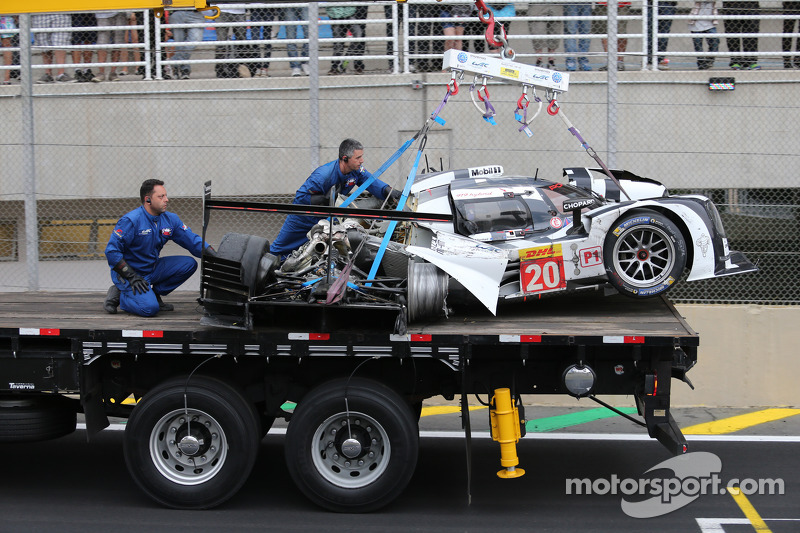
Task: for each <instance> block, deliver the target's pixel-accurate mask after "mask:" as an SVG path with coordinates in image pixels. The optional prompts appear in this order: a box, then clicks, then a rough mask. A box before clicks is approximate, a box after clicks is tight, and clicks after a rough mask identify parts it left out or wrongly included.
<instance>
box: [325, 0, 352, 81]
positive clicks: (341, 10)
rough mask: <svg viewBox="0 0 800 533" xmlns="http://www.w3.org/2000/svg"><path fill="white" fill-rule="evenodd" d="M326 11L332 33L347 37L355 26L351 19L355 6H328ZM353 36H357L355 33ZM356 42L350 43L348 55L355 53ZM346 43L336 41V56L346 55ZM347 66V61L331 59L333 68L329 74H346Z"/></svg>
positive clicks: (335, 36) (341, 37)
mask: <svg viewBox="0 0 800 533" xmlns="http://www.w3.org/2000/svg"><path fill="white" fill-rule="evenodd" d="M325 11H326V12H327V13H328V17H329V18H330V19H331V34H333V38H334V39H345V38H346V37H347V32H348V30H350V29H351V28H352V27H353V24H350V22H349V21H350V20H352V18H353V16H354V15H355V14H356V8H355V6H327V7H326V8H325ZM353 36H354V37H355V34H354V35H353ZM354 44H355V43H353V42H351V43H350V46H349V48H348V50H347V55H353V45H354ZM344 45H345V42H344V41H334V43H333V55H334V57H339V56H342V55H344ZM346 68H347V62H346V61H345V62H344V64H343V62H342V61H340V60H338V59H334V60H333V61H331V69H330V70H329V71H328V75H329V76H335V75H337V74H344V72H345V69H346Z"/></svg>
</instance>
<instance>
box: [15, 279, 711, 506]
mask: <svg viewBox="0 0 800 533" xmlns="http://www.w3.org/2000/svg"><path fill="white" fill-rule="evenodd" d="M169 299H170V303H173V304H175V311H173V312H162V313H160V314H159V315H158V316H157V317H153V318H141V317H137V316H134V315H130V314H126V313H120V314H116V315H110V314H107V313H106V312H105V311H104V310H103V305H102V304H103V297H102V295H101V294H99V293H96V292H84V293H78V292H49V293H46V292H34V293H30V292H28V293H26V292H19V293H4V294H0V446H2V443H3V442H9V441H33V440H42V439H50V438H58V437H60V436H63V435H66V434H68V433H70V432H72V431H74V430H75V427H76V419H77V414H80V413H82V414H83V416H84V417H85V423H86V434H87V439H91V438H92V436H94V435H96V434H97V433H98V432H99V431H101V430H102V429H104V428H105V427H107V426H108V425H109V417H122V418H126V419H127V424H126V429H125V437H124V456H125V461H126V463H127V466H128V469H129V472H130V474H131V476H132V478H133V479H134V481H135V482H136V483H137V485H138V486H139V487H140V488H141V489H142V490H143V491H144V492H145V493H146V494H148V495H149V496H150V497H151V498H152V499H154V500H155V501H156V502H159V503H160V504H162V505H165V506H168V507H174V508H182V509H199V508H210V507H214V506H217V505H219V504H221V503H223V502H224V501H226V500H227V499H228V498H230V497H232V496H233V495H234V494H235V493H236V491H237V490H238V489H239V488H241V486H242V485H243V483H244V482H245V480H246V479H247V477H248V475H249V474H250V471H251V469H252V467H253V464H254V462H255V460H256V456H257V453H258V449H259V442H260V440H261V438H262V437H263V436H264V435H265V434H266V433H267V431H268V430H269V428H270V427H271V425H272V423H273V422H274V421H275V419H278V418H283V419H286V420H287V421H288V426H287V432H286V435H285V456H286V463H287V468H288V470H289V472H290V473H291V475H292V479H293V480H294V481H295V483H296V484H297V486H298V487H299V488H300V490H301V491H302V492H303V493H304V494H305V495H306V496H307V497H308V498H309V499H311V500H312V501H313V502H315V503H317V504H318V505H320V506H322V507H324V508H326V509H329V510H333V511H339V512H364V511H372V510H375V509H378V508H380V507H382V506H384V505H386V504H388V503H389V502H391V501H392V500H393V499H394V498H396V497H397V496H398V495H399V494H400V493H401V492H402V491H403V489H404V488H405V486H406V485H407V483H408V482H409V480H410V478H411V476H412V474H413V473H414V468H415V465H416V459H417V453H418V447H419V446H418V445H419V442H418V441H419V430H418V420H419V415H420V412H421V407H422V402H423V400H425V399H427V398H431V397H435V396H444V397H445V398H448V399H452V398H456V397H457V398H460V400H461V404H462V425H463V426H464V430H465V431H464V433H465V439H466V442H467V445H469V438H470V431H471V428H470V426H469V417H468V416H464V415H465V414H466V413H467V408H468V395H476V397H477V398H478V399H480V398H481V397H484V398H487V399H488V400H489V401H488V402H487V403H489V404H490V413H491V414H492V416H491V425H492V426H493V429H492V433H493V436H494V437H495V440H500V442H501V450H505V449H506V448H507V446H508V444H509V439H508V438H505V440H503V439H502V438H499V437H501V436H499V435H496V434H495V430H496V429H497V427H494V426H499V425H502V424H496V421H495V418H496V417H495V414H497V415H498V416H501V415H502V414H503V413H511V412H512V411H513V413H514V417H515V418H514V419H513V424H512V425H515V426H516V437H519V436H524V415H522V416H521V418H522V420H521V421H520V420H519V418H520V417H518V416H517V412H519V411H522V407H523V406H522V405H521V398H522V396H523V395H526V396H525V398H526V399H527V400H526V401H530V398H535V395H537V394H570V395H573V396H576V397H581V396H588V397H591V398H593V399H597V401H600V402H601V403H602V401H601V400H600V399H599V398H597V396H602V395H627V396H629V397H632V398H633V400H635V403H636V405H637V407H638V412H639V415H640V417H641V420H640V423H641V424H642V425H643V426H645V427H646V430H647V432H648V434H649V435H650V436H651V437H653V438H656V439H658V440H659V441H660V442H661V443H662V444H664V445H665V446H666V448H667V449H668V450H669V451H670V452H672V453H674V454H680V453H685V452H686V451H687V445H686V440H685V439H684V437H683V435H682V434H681V432H680V429H679V428H678V427H677V425H676V424H675V421H674V420H673V418H672V416H671V415H670V390H671V384H672V379H673V378H675V379H678V380H683V381H686V382H687V383H688V379H687V378H686V373H687V372H688V370H689V369H691V368H692V366H693V365H694V364H695V362H696V360H697V347H698V345H699V336H698V334H697V333H696V332H694V331H693V330H692V329H691V328H690V327H689V325H688V324H687V323H686V322H685V321H684V320H683V318H681V316H680V315H679V314H678V312H677V311H676V309H675V307H674V306H673V305H672V304H671V303H670V302H669V301H668V300H667V299H666V298H664V297H659V298H653V299H648V300H632V299H630V298H624V297H622V296H619V295H614V296H605V295H603V293H602V291H591V292H589V293H578V294H573V295H565V296H559V297H558V298H552V299H542V300H538V301H534V302H530V301H529V302H526V303H524V304H515V305H508V306H502V307H501V308H500V310H499V312H498V314H497V316H493V315H491V314H489V313H488V312H486V311H485V310H484V311H483V312H482V311H481V310H480V309H476V310H474V311H469V312H467V311H464V312H463V314H454V315H451V316H449V317H448V318H446V319H440V320H435V321H431V322H427V323H425V322H423V323H413V324H410V325H409V329H408V331H407V332H406V333H404V334H402V335H399V334H395V333H392V331H391V330H386V329H378V328H371V326H370V324H369V323H368V322H365V321H361V320H359V321H346V320H345V321H337V323H336V325H335V327H331V329H330V330H324V329H320V328H319V322H313V324H315V325H312V321H310V320H306V321H303V320H299V321H298V320H297V319H296V317H295V318H292V319H291V322H290V323H287V322H286V321H284V320H282V317H281V316H274V317H273V320H272V323H270V324H260V325H257V326H256V327H254V328H253V329H252V330H250V331H246V330H233V329H221V328H216V327H211V326H203V325H201V324H200V319H201V316H202V313H203V309H202V307H201V306H200V305H199V303H198V299H197V297H196V295H195V294H194V293H192V292H188V291H185V292H176V293H173V294H172V295H170V298H169ZM286 320H289V319H288V318H287V319H286ZM506 389H507V392H506V393H507V395H509V396H510V398H511V403H512V407H513V409H505V410H501V409H499V408H498V407H497V405H496V404H495V403H494V397H495V395H496V393H497V391H502V390H506ZM529 395H534V396H529ZM131 398H132V399H133V400H134V401H130V399H131ZM126 400H127V401H126ZM292 405H294V408H291V407H290V406H292ZM530 407H531V406H529V408H530ZM533 407H534V408H535V406H533ZM501 411H502V413H501ZM506 427H507V426H506ZM498 431H499V430H498ZM506 431H507V429H506ZM506 437H507V435H506ZM514 440H515V436H514V435H513V434H512V438H511V440H510V442H511V444H513V441H514ZM503 443H505V444H503ZM501 464H502V465H503V466H505V467H506V468H505V470H504V472H505V474H506V475H505V476H503V477H514V476H513V475H509V474H513V472H514V461H513V458H512V459H508V457H506V456H505V455H504V456H503V457H502V462H501Z"/></svg>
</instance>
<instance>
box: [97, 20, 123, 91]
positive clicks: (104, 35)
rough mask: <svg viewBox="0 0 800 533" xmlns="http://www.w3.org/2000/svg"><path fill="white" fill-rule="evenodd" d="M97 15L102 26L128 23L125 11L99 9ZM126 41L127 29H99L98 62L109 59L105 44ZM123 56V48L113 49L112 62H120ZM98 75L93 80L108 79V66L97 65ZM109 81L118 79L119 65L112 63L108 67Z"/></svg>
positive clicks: (98, 23) (99, 24)
mask: <svg viewBox="0 0 800 533" xmlns="http://www.w3.org/2000/svg"><path fill="white" fill-rule="evenodd" d="M95 16H96V17H97V25H98V26H100V27H102V26H109V27H111V26H125V25H127V24H128V13H126V12H125V11H97V12H96V13H95ZM124 42H125V30H122V29H119V30H118V29H113V30H98V31H97V44H98V46H99V47H98V49H97V62H98V63H105V62H106V60H107V59H108V56H109V53H108V50H109V49H108V48H105V47H104V46H106V45H110V44H122V43H124ZM121 57H122V50H121V49H119V48H113V49H111V63H119V61H120V59H121ZM97 70H98V72H99V73H98V75H97V76H95V77H94V78H91V81H94V82H100V81H104V80H105V79H106V68H105V67H103V66H99V67H97ZM108 70H109V72H108V81H117V80H118V79H119V76H117V66H116V65H111V66H110V67H109V68H108Z"/></svg>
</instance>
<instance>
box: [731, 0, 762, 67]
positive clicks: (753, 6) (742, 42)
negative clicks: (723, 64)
mask: <svg viewBox="0 0 800 533" xmlns="http://www.w3.org/2000/svg"><path fill="white" fill-rule="evenodd" d="M759 9H760V7H759V4H758V2H752V1H750V0H744V1H741V0H734V1H732V2H723V3H722V14H723V15H757V14H758V11H759ZM759 28H760V21H759V20H758V19H725V33H758V32H759V31H760V29H759ZM725 42H726V43H727V45H728V51H729V52H730V53H731V60H730V63H729V66H730V68H732V69H734V70H739V69H750V70H756V69H760V68H761V67H760V66H759V65H758V57H757V55H756V53H757V52H758V37H735V36H734V37H726V38H725ZM739 53H741V54H742V55H738V54H739Z"/></svg>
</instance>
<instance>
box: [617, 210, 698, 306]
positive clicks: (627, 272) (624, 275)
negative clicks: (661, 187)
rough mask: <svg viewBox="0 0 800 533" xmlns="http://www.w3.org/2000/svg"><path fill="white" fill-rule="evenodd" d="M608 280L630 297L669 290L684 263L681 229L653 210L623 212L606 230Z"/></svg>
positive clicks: (683, 242) (684, 250) (684, 253)
mask: <svg viewBox="0 0 800 533" xmlns="http://www.w3.org/2000/svg"><path fill="white" fill-rule="evenodd" d="M603 255H604V260H605V266H606V272H607V273H608V281H609V283H611V285H613V286H614V288H616V289H617V290H618V291H619V292H621V293H622V294H624V295H626V296H630V297H633V298H648V297H651V296H656V295H658V294H662V293H664V292H666V291H667V290H669V289H670V287H672V286H673V284H674V283H675V282H676V281H677V280H678V278H680V276H681V274H682V273H683V269H684V267H685V266H686V241H685V240H684V238H683V235H682V234H681V231H680V229H678V227H677V226H676V225H675V224H674V223H673V222H672V221H671V220H669V219H668V218H667V217H665V216H664V215H662V214H660V213H656V212H654V211H635V212H631V213H626V215H625V216H624V217H622V218H621V219H620V220H619V221H617V224H616V226H615V227H614V229H612V230H611V231H609V233H608V235H607V236H606V242H605V245H604V248H603Z"/></svg>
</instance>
